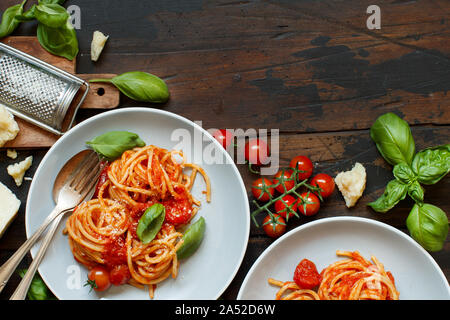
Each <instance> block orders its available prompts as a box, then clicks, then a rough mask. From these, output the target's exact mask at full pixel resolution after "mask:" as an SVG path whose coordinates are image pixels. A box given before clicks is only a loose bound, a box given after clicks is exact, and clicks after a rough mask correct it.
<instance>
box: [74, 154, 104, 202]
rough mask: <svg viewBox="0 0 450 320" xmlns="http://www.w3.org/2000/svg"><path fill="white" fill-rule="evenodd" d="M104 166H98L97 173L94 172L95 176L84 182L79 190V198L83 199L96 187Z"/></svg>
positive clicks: (92, 175)
mask: <svg viewBox="0 0 450 320" xmlns="http://www.w3.org/2000/svg"><path fill="white" fill-rule="evenodd" d="M104 167H105V166H104V164H102V163H101V164H100V165H99V168H98V169H97V171H96V172H95V174H91V175H90V177H89V179H88V180H87V181H86V184H85V185H84V186H83V188H81V190H80V191H79V194H80V195H81V197H82V198H83V199H84V198H85V197H86V196H87V195H88V194H89V193H90V192H91V191H92V189H93V188H95V186H96V185H97V181H98V178H99V177H100V174H101V172H102V171H103V168H104Z"/></svg>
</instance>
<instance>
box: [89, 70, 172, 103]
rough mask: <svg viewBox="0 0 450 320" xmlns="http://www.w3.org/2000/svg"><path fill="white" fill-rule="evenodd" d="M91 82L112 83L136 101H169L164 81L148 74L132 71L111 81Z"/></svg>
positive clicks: (92, 80)
mask: <svg viewBox="0 0 450 320" xmlns="http://www.w3.org/2000/svg"><path fill="white" fill-rule="evenodd" d="M89 82H107V83H112V84H114V85H115V86H116V87H117V88H118V89H119V90H120V92H122V93H123V94H124V95H126V96H127V97H129V98H131V99H133V100H136V101H141V102H151V103H164V102H166V101H167V100H169V89H168V88H167V85H166V83H165V82H164V80H162V79H161V78H158V77H157V76H155V75H153V74H150V73H147V72H141V71H131V72H126V73H123V74H121V75H118V76H115V77H113V78H111V79H91V80H89Z"/></svg>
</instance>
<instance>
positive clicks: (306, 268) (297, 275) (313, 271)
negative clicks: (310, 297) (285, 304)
mask: <svg viewBox="0 0 450 320" xmlns="http://www.w3.org/2000/svg"><path fill="white" fill-rule="evenodd" d="M294 281H295V283H296V284H297V285H298V286H299V287H300V288H302V289H313V288H315V287H317V286H318V285H319V284H320V281H321V275H320V274H319V272H317V268H316V265H315V264H314V262H312V261H309V260H308V259H303V260H302V261H300V263H299V264H298V265H297V268H295V272H294Z"/></svg>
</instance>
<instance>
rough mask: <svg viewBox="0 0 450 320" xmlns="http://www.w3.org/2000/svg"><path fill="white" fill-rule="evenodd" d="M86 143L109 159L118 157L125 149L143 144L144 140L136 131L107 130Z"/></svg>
mask: <svg viewBox="0 0 450 320" xmlns="http://www.w3.org/2000/svg"><path fill="white" fill-rule="evenodd" d="M86 144H88V145H89V146H91V147H92V149H93V150H94V151H95V152H97V153H98V155H99V156H101V157H102V158H105V159H107V160H109V161H112V160H115V159H117V158H119V157H120V156H121V155H122V153H124V152H125V151H127V150H130V149H133V148H136V147H143V146H145V142H144V141H143V140H142V139H141V138H139V136H138V135H137V134H136V133H132V132H128V131H109V132H107V133H104V134H102V135H100V136H98V137H95V138H94V139H92V140H91V141H88V142H86Z"/></svg>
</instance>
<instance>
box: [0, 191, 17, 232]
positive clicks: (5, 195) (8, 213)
mask: <svg viewBox="0 0 450 320" xmlns="http://www.w3.org/2000/svg"><path fill="white" fill-rule="evenodd" d="M19 207H20V200H19V199H17V197H16V196H15V194H14V193H12V192H11V190H9V189H8V187H6V186H5V185H4V184H3V183H1V182H0V238H1V237H2V235H3V233H4V232H5V231H6V229H7V228H8V226H9V225H10V224H11V222H12V221H13V220H14V218H15V217H16V215H17V212H18V211H19Z"/></svg>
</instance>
